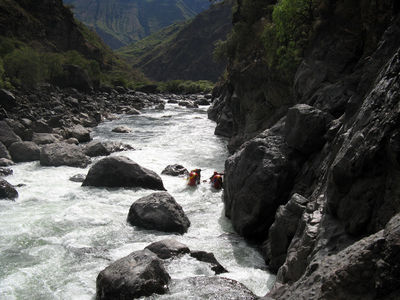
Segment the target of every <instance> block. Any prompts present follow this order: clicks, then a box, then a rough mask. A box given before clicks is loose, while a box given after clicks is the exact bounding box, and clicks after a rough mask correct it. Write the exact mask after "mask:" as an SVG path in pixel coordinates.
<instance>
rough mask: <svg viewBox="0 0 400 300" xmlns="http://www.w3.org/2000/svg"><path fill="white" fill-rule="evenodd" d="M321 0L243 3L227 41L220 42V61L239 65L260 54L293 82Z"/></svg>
mask: <svg viewBox="0 0 400 300" xmlns="http://www.w3.org/2000/svg"><path fill="white" fill-rule="evenodd" d="M318 2H320V1H319V0H278V1H277V3H276V4H275V5H273V4H271V3H272V1H265V0H243V1H242V3H241V6H240V7H238V6H237V7H236V8H235V9H236V13H239V14H240V18H239V20H237V21H236V23H235V24H234V28H233V31H232V32H231V34H230V35H229V36H228V38H227V40H225V41H223V42H221V41H219V42H218V43H217V45H216V46H217V47H216V49H215V51H214V56H215V57H216V58H223V57H227V58H228V59H229V61H230V63H231V64H236V63H239V62H241V61H244V60H246V59H247V58H249V57H254V55H256V56H257V57H258V58H262V59H263V60H264V61H265V62H266V64H267V65H268V66H269V68H271V69H272V70H276V71H278V73H279V74H280V76H281V77H282V79H284V80H288V81H290V80H291V79H292V78H293V76H294V73H295V71H296V69H297V67H298V64H299V63H300V61H301V59H302V57H303V52H304V49H305V47H306V46H307V43H308V41H309V38H310V36H311V34H312V24H313V22H314V16H313V11H314V10H315V8H316V5H317V4H318Z"/></svg>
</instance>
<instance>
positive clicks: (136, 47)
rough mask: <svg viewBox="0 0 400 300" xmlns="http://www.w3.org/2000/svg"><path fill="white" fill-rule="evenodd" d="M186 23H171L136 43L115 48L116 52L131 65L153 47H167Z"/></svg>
mask: <svg viewBox="0 0 400 300" xmlns="http://www.w3.org/2000/svg"><path fill="white" fill-rule="evenodd" d="M188 23H189V22H188V21H187V22H180V23H176V24H172V25H170V26H168V27H165V28H163V29H161V30H160V31H158V32H156V33H153V34H152V35H150V36H148V37H145V38H144V39H142V40H140V41H138V42H136V43H133V44H131V45H129V46H126V47H123V48H121V49H119V50H117V53H118V54H119V55H120V56H122V57H123V58H125V59H126V60H127V61H129V63H132V64H133V65H136V64H139V63H140V62H141V61H142V60H143V59H145V57H146V56H147V55H148V54H149V52H151V51H154V49H156V48H157V49H162V48H168V44H169V43H171V42H172V41H173V39H174V38H175V37H176V36H177V34H178V33H179V32H180V31H181V30H182V29H183V28H184V27H185V26H186V25H187V24H188Z"/></svg>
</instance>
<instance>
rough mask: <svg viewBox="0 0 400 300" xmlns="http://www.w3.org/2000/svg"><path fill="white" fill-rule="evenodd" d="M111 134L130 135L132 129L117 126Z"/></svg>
mask: <svg viewBox="0 0 400 300" xmlns="http://www.w3.org/2000/svg"><path fill="white" fill-rule="evenodd" d="M112 132H116V133H130V132H132V129H130V128H129V127H127V126H118V127H115V128H114V129H113V130H112Z"/></svg>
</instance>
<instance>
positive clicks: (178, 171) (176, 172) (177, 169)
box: [161, 164, 189, 176]
mask: <svg viewBox="0 0 400 300" xmlns="http://www.w3.org/2000/svg"><path fill="white" fill-rule="evenodd" d="M161 174H164V175H170V176H186V175H188V174H189V171H188V170H187V169H186V168H185V167H184V166H181V165H178V164H174V165H168V166H167V167H166V168H165V169H164V170H163V171H162V172H161Z"/></svg>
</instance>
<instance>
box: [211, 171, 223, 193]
mask: <svg viewBox="0 0 400 300" xmlns="http://www.w3.org/2000/svg"><path fill="white" fill-rule="evenodd" d="M211 183H212V186H213V188H215V189H218V190H219V189H220V188H222V176H221V175H219V174H216V175H214V176H213V177H212V179H211Z"/></svg>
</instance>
